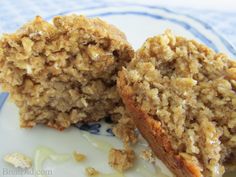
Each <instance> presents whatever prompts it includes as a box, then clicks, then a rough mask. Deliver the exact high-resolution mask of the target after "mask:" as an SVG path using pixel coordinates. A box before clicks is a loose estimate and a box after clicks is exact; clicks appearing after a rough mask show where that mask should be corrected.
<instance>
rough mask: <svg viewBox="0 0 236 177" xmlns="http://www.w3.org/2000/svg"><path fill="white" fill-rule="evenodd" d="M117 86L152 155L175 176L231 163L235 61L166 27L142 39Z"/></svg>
mask: <svg viewBox="0 0 236 177" xmlns="http://www.w3.org/2000/svg"><path fill="white" fill-rule="evenodd" d="M118 90H119V93H120V95H121V97H122V99H123V101H124V103H125V105H126V108H127V109H128V111H129V112H130V113H131V115H132V118H133V120H134V122H135V123H136V125H137V127H138V129H139V130H140V132H141V133H142V135H143V136H144V137H145V138H146V140H147V141H148V142H149V144H150V146H151V148H152V149H153V151H154V152H155V154H156V155H157V156H158V157H159V158H160V159H161V160H162V161H163V162H164V163H165V164H166V165H167V166H168V167H169V169H170V170H172V172H173V173H174V174H176V176H178V177H184V176H186V177H200V176H204V177H215V176H222V175H223V173H224V172H225V170H227V169H230V168H231V167H233V166H235V164H236V160H235V159H236V157H235V155H236V63H235V62H234V61H232V60H230V59H229V58H228V57H227V56H226V55H223V54H217V53H215V52H214V51H212V50H211V49H209V48H208V47H206V46H204V45H201V44H199V43H197V42H196V41H193V40H187V39H185V38H183V37H175V36H174V35H173V34H172V33H171V32H170V31H166V32H165V33H164V34H163V35H159V36H155V37H153V38H149V39H147V41H146V42H145V43H144V44H143V46H142V47H141V48H140V49H139V50H138V51H137V53H136V55H135V57H134V59H132V61H131V62H130V63H129V65H128V66H127V67H126V68H124V69H123V70H122V71H121V72H120V73H119V78H118Z"/></svg>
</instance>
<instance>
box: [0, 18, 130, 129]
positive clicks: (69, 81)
mask: <svg viewBox="0 0 236 177" xmlns="http://www.w3.org/2000/svg"><path fill="white" fill-rule="evenodd" d="M132 57H133V50H132V47H131V46H130V45H129V43H128V42H127V40H126V37H125V35H124V34H123V33H122V32H121V31H119V30H118V29H117V28H116V27H114V26H112V25H109V24H107V23H106V22H104V21H102V20H100V19H98V18H95V19H89V18H86V17H84V16H77V15H69V16H58V17H55V18H54V19H53V23H52V24H51V23H48V22H46V21H44V20H43V19H42V18H41V17H36V18H35V19H34V20H33V21H32V22H29V23H27V24H26V25H24V26H23V27H22V28H21V29H19V30H18V31H17V32H16V33H13V34H5V35H3V37H2V38H1V40H0V82H1V86H2V88H3V90H6V91H8V92H9V93H10V95H11V98H12V99H13V100H14V102H15V103H16V105H17V106H18V107H19V111H20V125H21V126H22V127H33V126H35V125H36V124H38V123H42V124H46V125H48V126H50V127H54V128H57V129H59V130H62V129H64V128H66V127H68V126H70V124H72V123H77V122H89V121H97V120H100V119H101V118H103V117H105V116H108V115H114V116H115V117H117V115H115V114H116V113H114V108H116V107H117V106H119V105H120V104H121V100H120V97H119V96H118V93H117V90H116V77H117V72H118V71H119V70H120V69H121V67H122V66H124V65H125V64H126V63H127V62H129V61H130V59H131V58H132Z"/></svg>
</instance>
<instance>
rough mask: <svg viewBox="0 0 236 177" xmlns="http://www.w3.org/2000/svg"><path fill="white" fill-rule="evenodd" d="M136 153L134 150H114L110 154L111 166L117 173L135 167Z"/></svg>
mask: <svg viewBox="0 0 236 177" xmlns="http://www.w3.org/2000/svg"><path fill="white" fill-rule="evenodd" d="M134 160H135V153H134V151H133V150H132V149H125V150H120V149H114V148H112V149H111V150H110V152H109V165H110V166H111V167H112V168H114V169H116V170H117V171H120V172H123V171H125V170H127V169H129V168H131V167H133V164H134Z"/></svg>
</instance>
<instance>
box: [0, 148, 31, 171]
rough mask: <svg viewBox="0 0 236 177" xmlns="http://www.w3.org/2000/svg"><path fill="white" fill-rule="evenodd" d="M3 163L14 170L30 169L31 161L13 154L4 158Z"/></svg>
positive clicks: (20, 155) (26, 157) (18, 154)
mask: <svg viewBox="0 0 236 177" xmlns="http://www.w3.org/2000/svg"><path fill="white" fill-rule="evenodd" d="M4 161H5V162H8V163H9V164H11V165H13V166H14V167H16V168H18V167H19V168H31V166H32V160H31V159H30V158H29V157H28V156H26V155H24V154H22V153H19V152H13V153H10V154H7V155H5V156H4Z"/></svg>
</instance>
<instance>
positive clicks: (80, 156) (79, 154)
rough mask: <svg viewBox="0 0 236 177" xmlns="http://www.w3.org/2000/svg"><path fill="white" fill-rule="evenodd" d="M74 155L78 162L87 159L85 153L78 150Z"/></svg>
mask: <svg viewBox="0 0 236 177" xmlns="http://www.w3.org/2000/svg"><path fill="white" fill-rule="evenodd" d="M73 155H74V159H75V160H76V161H77V162H82V161H84V160H86V156H85V155H84V154H81V153H79V152H77V151H75V152H74V154H73Z"/></svg>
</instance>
